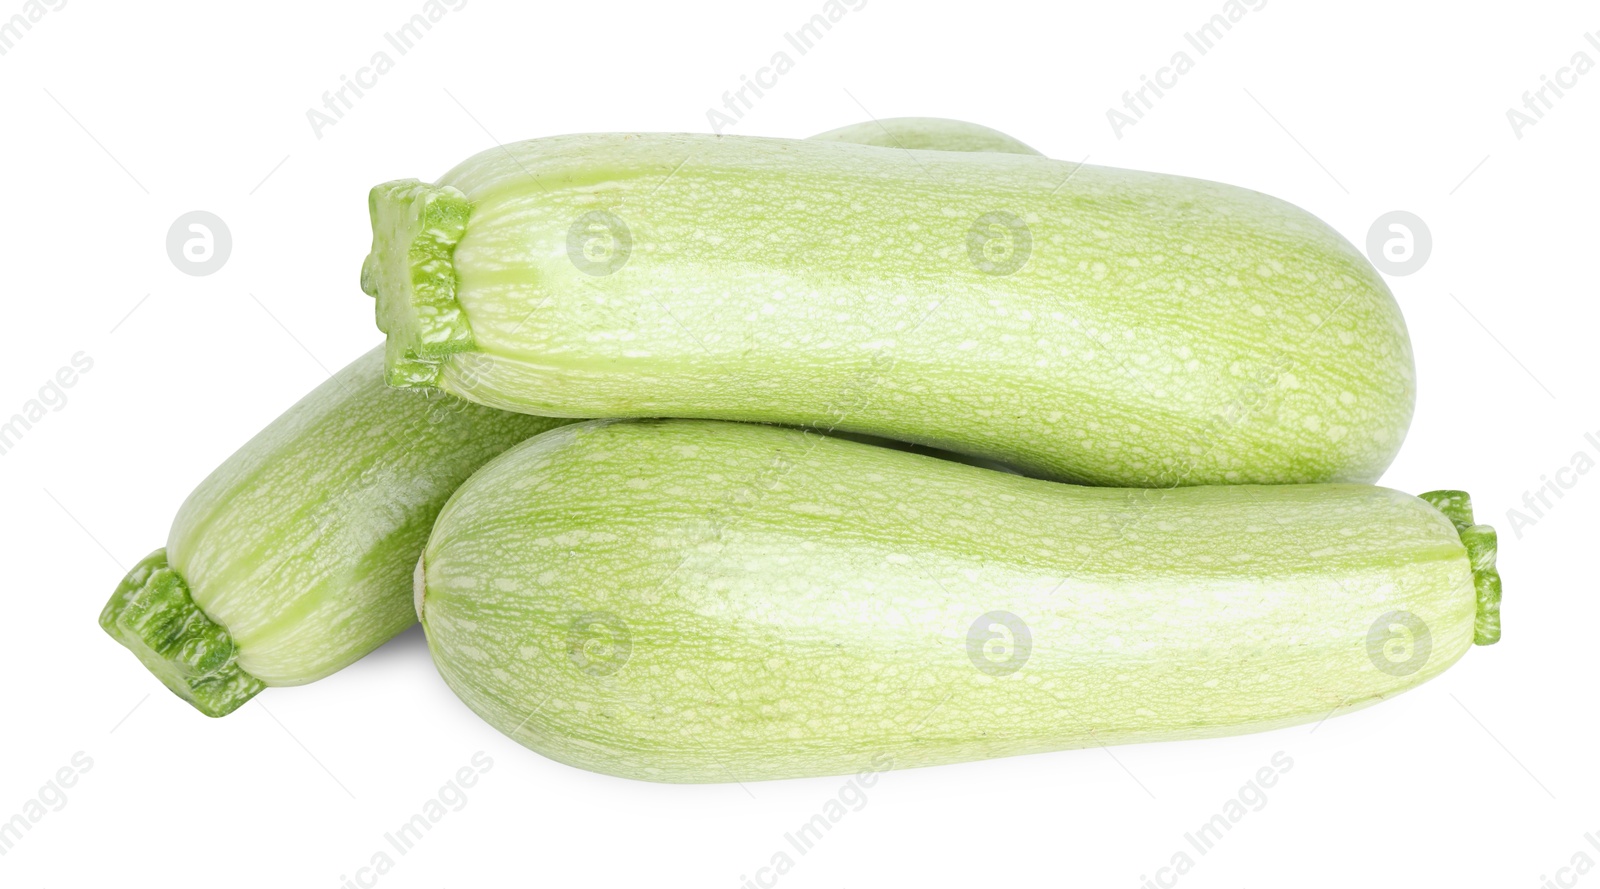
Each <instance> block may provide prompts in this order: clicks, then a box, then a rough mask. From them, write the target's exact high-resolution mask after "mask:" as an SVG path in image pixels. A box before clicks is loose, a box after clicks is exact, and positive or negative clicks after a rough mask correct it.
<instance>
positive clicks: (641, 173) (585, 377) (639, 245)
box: [362, 134, 1414, 486]
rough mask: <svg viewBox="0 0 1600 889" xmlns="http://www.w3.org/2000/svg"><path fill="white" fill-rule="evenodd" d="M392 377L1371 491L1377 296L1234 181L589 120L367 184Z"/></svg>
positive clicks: (534, 400) (1371, 277) (1378, 375)
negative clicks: (434, 172)
mask: <svg viewBox="0 0 1600 889" xmlns="http://www.w3.org/2000/svg"><path fill="white" fill-rule="evenodd" d="M370 210H371V214H372V222H373V249H372V253H371V255H370V256H369V257H368V259H367V262H366V264H365V266H364V268H363V274H362V281H363V286H364V288H365V289H366V290H367V292H368V293H371V294H373V295H375V296H376V297H377V316H378V322H379V326H380V327H381V328H383V329H384V330H385V331H386V332H387V333H388V337H389V339H388V356H389V374H390V376H389V379H390V382H391V383H392V384H395V385H403V386H419V387H430V386H437V387H441V388H443V389H445V390H446V391H449V392H452V393H455V394H457V395H460V396H462V397H465V398H469V399H471V400H474V401H478V402H480V403H483V404H488V405H492V406H496V407H502V408H506V409H508V410H516V411H525V412H529V413H541V414H548V415H552V416H568V417H584V416H612V417H617V416H621V417H635V416H693V417H710V418H720V419H735V420H752V421H766V422H782V423H791V424H797V425H809V426H814V427H819V428H825V429H842V430H848V431H857V432H864V433H870V434H875V435H881V436H885V437H891V438H898V439H902V440H906V441H913V442H918V443H922V444H927V445H932V446H937V447H941V448H945V449H948V450H952V451H959V452H964V453H969V454H975V455H979V456H984V457H988V458H992V459H996V460H1000V461H1003V462H1007V463H1011V464H1014V465H1017V466H1019V467H1022V468H1024V469H1026V470H1028V471H1030V472H1033V473H1035V474H1040V475H1046V476H1051V477H1056V478H1062V479H1068V480H1076V481H1086V482H1094V483H1101V484H1116V485H1130V486H1170V485H1179V484H1214V483H1248V482H1260V483H1288V482H1317V481H1373V480H1375V479H1377V478H1378V476H1379V475H1380V474H1381V472H1382V471H1383V469H1384V468H1385V467H1386V466H1387V465H1388V464H1389V461H1390V460H1391V459H1392V457H1393V455H1394V453H1395V452H1396V450H1397V449H1398V447H1399V446H1400V443H1401V440H1402V438H1403V437H1404V434H1405V430H1406V428H1407V425H1408V424H1409V421H1410V417H1411V410H1412V404H1413V399H1414V376H1413V370H1412V358H1411V349H1410V344H1409V340H1408V338H1407V335H1406V331H1405V325H1404V322H1403V320H1402V319H1401V316H1400V313H1399V310H1398V307H1397V306H1396V304H1395V302H1394V299H1393V297H1392V296H1391V295H1390V293H1389V291H1388V288H1387V287H1386V286H1385V284H1384V283H1383V281H1382V280H1381V278H1380V277H1379V276H1378V274H1377V273H1376V272H1375V271H1374V270H1373V268H1372V267H1371V265H1370V264H1369V263H1368V262H1367V261H1366V259H1365V258H1364V257H1362V256H1361V254H1360V253H1359V252H1358V251H1356V250H1355V249H1354V248H1353V247H1352V246H1351V245H1350V244H1349V243H1347V242H1346V241H1345V240H1344V239H1343V238H1341V237H1340V236H1339V235H1338V234H1337V233H1335V232H1334V231H1332V230H1331V229H1330V228H1328V227H1327V226H1326V225H1325V224H1323V223H1322V222H1320V221H1319V220H1317V219H1316V218H1314V217H1313V216H1311V215H1310V214H1308V213H1306V212H1304V211H1302V210H1300V209H1298V208H1295V207H1293V206H1291V205H1289V204H1286V203H1284V202H1282V201H1278V200H1276V199H1273V198H1270V197H1267V196H1265V195H1262V194H1259V193H1256V192H1253V191H1249V190H1246V189H1242V188H1235V187H1232V186H1227V185H1221V184H1218V183H1213V182H1203V181H1199V180H1194V179H1185V178H1182V177H1177V176H1167V175H1161V174H1155V173H1140V172H1132V171H1126V170H1113V169H1106V168H1100V167H1091V166H1081V165H1079V164H1076V163H1071V162H1062V161H1055V160H1050V159H1047V158H1042V157H1035V156H1028V155H1023V154H1014V153H1005V152H1000V151H968V152H957V151H929V150H918V149H901V148H884V147H875V146H870V145H860V144H851V143H846V142H827V141H816V140H785V139H764V138H755V137H740V136H723V137H712V136H697V135H663V134H593V135H580V136H562V137H556V138H548V139H536V140H532V141H527V142H520V143H515V144H511V145H507V146H504V147H502V148H496V149H493V150H491V151H488V152H485V153H483V154H480V155H478V156H476V157H474V158H471V159H470V160H468V161H466V162H465V163H463V164H461V165H460V166H458V167H456V168H455V169H454V170H452V171H450V172H449V173H447V174H446V175H445V176H444V177H443V178H442V179H441V180H439V182H438V183H437V184H435V185H426V184H423V183H420V182H417V181H415V180H405V181H401V182H394V183H388V184H385V185H381V186H378V187H377V188H375V189H373V191H372V194H371V198H370Z"/></svg>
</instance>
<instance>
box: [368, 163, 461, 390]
mask: <svg viewBox="0 0 1600 889" xmlns="http://www.w3.org/2000/svg"><path fill="white" fill-rule="evenodd" d="M367 209H368V212H369V213H370V214H371V216H372V252H371V253H369V254H368V255H367V259H366V261H365V262H364V263H362V266H361V289H362V290H364V291H366V292H367V294H368V295H369V296H372V297H375V298H376V299H377V315H378V328H379V329H380V330H382V331H383V332H384V333H386V334H388V336H389V339H388V345H387V349H386V351H385V355H384V360H385V364H386V366H387V369H388V371H387V382H388V383H389V385H391V386H396V387H399V388H433V387H436V386H438V384H439V374H440V372H441V370H442V368H441V367H440V364H441V363H442V362H443V361H444V359H445V358H446V357H447V356H449V355H451V354H453V353H455V352H465V351H467V350H469V349H471V348H472V347H473V338H472V327H471V325H469V324H468V322H467V316H466V314H465V313H464V312H463V311H462V310H461V304H460V303H459V302H457V301H456V270H455V250H456V245H457V244H459V243H460V242H461V236H462V235H463V234H465V233H466V230H467V218H468V217H469V216H471V215H472V204H471V202H469V201H468V200H467V196H466V195H464V194H462V193H461V192H460V191H458V190H457V189H454V188H451V187H449V186H438V185H429V184H427V183H425V182H419V181H417V180H415V179H398V180H395V181H393V182H385V183H384V184H382V185H379V186H377V187H375V188H373V189H372V191H371V192H370V193H369V194H368V195H367Z"/></svg>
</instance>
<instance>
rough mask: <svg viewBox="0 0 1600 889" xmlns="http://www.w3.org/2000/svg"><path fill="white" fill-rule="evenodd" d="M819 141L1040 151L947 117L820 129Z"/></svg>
mask: <svg viewBox="0 0 1600 889" xmlns="http://www.w3.org/2000/svg"><path fill="white" fill-rule="evenodd" d="M811 138H812V139H813V140H814V141H817V142H854V143H856V144H858V145H876V146H878V147H879V148H903V149H907V150H935V151H999V152H1002V153H1005V154H1031V155H1034V156H1036V157H1042V156H1043V155H1041V154H1039V152H1038V151H1035V150H1034V149H1032V148H1030V147H1028V146H1027V145H1026V144H1024V143H1022V142H1021V141H1019V140H1018V139H1016V138H1014V137H1012V136H1008V135H1006V134H1005V133H1002V132H1000V131H999V130H992V129H989V128H988V127H986V126H982V125H980V124H975V123H967V122H966V121H964V120H950V119H948V118H943V117H886V118H884V119H883V120H868V121H862V122H861V123H853V124H850V125H849V126H844V127H839V128H838V129H836V130H829V131H827V132H826V133H818V134H817V135H815V136H812V137H811Z"/></svg>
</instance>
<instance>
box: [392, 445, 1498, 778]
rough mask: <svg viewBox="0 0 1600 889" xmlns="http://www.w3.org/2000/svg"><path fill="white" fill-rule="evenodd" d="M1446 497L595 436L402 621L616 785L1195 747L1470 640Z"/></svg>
mask: <svg viewBox="0 0 1600 889" xmlns="http://www.w3.org/2000/svg"><path fill="white" fill-rule="evenodd" d="M1451 495H1452V492H1439V493H1438V494H1437V495H1430V497H1432V498H1434V499H1435V502H1437V503H1439V508H1435V506H1433V505H1430V504H1429V503H1428V502H1425V501H1424V500H1422V499H1419V498H1416V497H1411V496H1408V495H1406V494H1402V493H1399V492H1396V491H1392V490H1388V489H1385V488H1379V487H1372V486H1367V485H1348V484H1330V485H1282V486H1217V487H1187V488H1175V489H1170V490H1149V489H1116V488H1086V487H1076V486H1072V485H1062V484H1057V483H1053V482H1047V481H1041V480H1037V479H1031V478H1025V477H1020V476H1013V475H1006V474H1004V473H997V472H993V471H989V470H983V469H979V468H975V467H972V466H966V465H961V464H958V463H953V462H947V461H942V460H937V459H934V458H930V457H925V456H920V455H917V454H911V453H906V452H903V451H895V450H890V449H886V448H877V447H872V446H869V445H863V444H860V443H857V442H852V441H847V440H842V439H838V438H835V437H830V436H819V435H815V434H810V433H806V432H803V431H799V430H793V429H783V428H778V427H771V426H756V425H747V424H734V423H718V422H710V421H695V420H668V421H639V422H618V421H598V422H590V423H582V424H578V425H574V426H569V427H566V428H563V429H558V430H555V431H552V432H550V433H546V434H544V435H541V436H539V437H538V438H536V439H533V440H532V441H529V442H527V443H525V444H523V445H521V446H519V447H517V448H514V449H512V450H511V451H508V452H507V453H506V454H504V455H503V456H501V457H500V458H498V459H496V460H494V461H492V462H491V463H489V464H488V465H486V466H485V467H484V468H483V469H482V470H480V471H479V472H478V473H477V474H476V475H474V476H473V477H472V478H471V479H469V480H468V481H467V482H466V483H465V484H464V485H463V486H462V487H461V489H460V490H459V491H458V492H457V493H456V495H455V496H454V497H453V498H452V499H451V501H450V502H449V504H448V505H447V506H446V507H445V508H444V510H443V511H442V512H441V513H440V516H439V519H438V522H437V524H436V525H435V528H434V532H433V535H432V537H431V538H430V539H429V541H428V545H427V548H426V550H425V554H424V558H423V561H422V563H421V564H420V565H419V567H418V572H417V583H418V602H419V610H420V612H421V618H422V622H423V626H424V628H425V630H426V631H427V636H428V644H429V647H430V649H431V651H432V652H433V656H434V660H435V662H436V663H437V665H438V667H439V671H440V673H441V675H442V676H443V677H444V679H445V681H446V682H447V683H448V684H449V685H450V687H451V688H452V689H454V690H455V691H456V693H457V694H458V695H460V697H461V698H462V700H463V701H465V702H466V703H467V705H468V706H469V707H471V708H472V709H473V710H474V711H476V712H477V713H478V714H479V715H481V716H483V717H484V718H485V719H486V720H487V721H488V722H489V723H490V724H492V725H494V726H495V727H496V728H498V729H499V730H501V731H502V732H505V733H506V734H508V735H510V736H511V737H512V738H514V739H515V740H517V741H518V742H519V743H522V744H524V745H526V746H528V747H530V748H532V749H533V750H536V751H538V752H540V753H542V754H544V755H546V756H549V757H551V758H553V759H556V760H559V761H561V762H564V763H569V764H572V765H575V766H579V767H581V768H586V769H592V770H595V771H600V772H605V773H609V774H614V775H622V776H627V777H633V778H643V779H649V780H656V781H672V782H704V781H731V780H739V781H746V780H752V779H764V778H784V777H795V776H804V775H823V774H834V773H846V772H851V771H856V770H858V769H860V768H864V767H866V764H867V763H869V762H871V761H872V759H873V757H875V756H881V755H884V754H887V755H888V756H889V757H890V758H892V760H893V763H894V765H895V766H896V767H911V766H922V765H931V764H936V763H948V762H956V761H963V760H972V759H979V758H985V757H995V756H1007V755H1013V754H1023V753H1035V752H1041V751H1048V750H1059V749H1064V748H1072V747H1080V746H1086V745H1098V744H1113V743H1128V742H1137V741H1154V740H1167V739H1178V738H1195V737H1208V736H1214V735H1223V734H1230V733H1237V732H1244V731H1255V730H1262V729H1269V728H1274V727H1279V726H1287V725H1293V724H1296V723H1304V722H1310V721H1315V720H1319V719H1323V718H1326V717H1327V716H1329V715H1330V714H1332V713H1335V712H1344V711H1347V710H1351V709H1354V708H1357V707H1361V706H1364V705H1367V704H1370V703H1373V702H1376V701H1379V700H1382V699H1384V698H1387V697H1392V696H1393V695H1395V694H1398V693H1399V692H1402V691H1405V690H1406V689H1409V688H1412V687H1414V686H1416V685H1417V684H1419V683H1421V682H1424V681H1426V680H1427V679H1429V678H1431V677H1433V676H1436V675H1438V674H1439V673H1440V672H1441V671H1443V670H1444V669H1445V668H1446V667H1448V666H1449V665H1450V664H1452V663H1453V662H1454V661H1455V660H1456V659H1457V658H1459V657H1461V655H1462V654H1463V653H1464V652H1465V651H1466V650H1467V648H1468V647H1470V646H1471V645H1472V643H1473V641H1474V636H1475V633H1476V634H1477V635H1478V638H1479V641H1484V642H1487V641H1492V640H1491V639H1489V638H1487V637H1486V636H1485V635H1484V632H1485V630H1487V628H1488V625H1489V621H1488V618H1489V616H1490V615H1492V614H1497V613H1498V592H1499V584H1498V578H1497V577H1494V580H1493V583H1492V584H1490V583H1488V581H1487V580H1486V579H1487V578H1490V577H1493V547H1492V543H1490V544H1489V545H1488V547H1487V548H1483V547H1482V546H1481V544H1483V543H1485V542H1486V541H1487V540H1489V539H1491V535H1492V531H1491V530H1490V529H1488V528H1487V526H1483V525H1474V524H1472V523H1471V517H1470V507H1469V506H1467V502H1466V500H1465V496H1464V495H1461V496H1460V498H1459V499H1450V498H1451ZM1446 501H1449V502H1446ZM1447 516H1448V517H1447ZM1458 528H1462V529H1474V528H1476V529H1482V535H1481V539H1480V540H1479V544H1474V542H1473V539H1474V537H1473V536H1471V535H1468V534H1467V531H1466V530H1458ZM1464 538H1465V542H1464ZM1490 589H1492V591H1493V594H1494V598H1493V599H1492V600H1490V599H1486V598H1480V596H1481V595H1483V594H1484V593H1485V591H1487V590H1490Z"/></svg>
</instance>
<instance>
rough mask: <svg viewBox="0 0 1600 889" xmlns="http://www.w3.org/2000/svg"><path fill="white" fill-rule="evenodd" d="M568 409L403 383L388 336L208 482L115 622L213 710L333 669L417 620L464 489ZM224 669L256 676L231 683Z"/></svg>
mask: <svg viewBox="0 0 1600 889" xmlns="http://www.w3.org/2000/svg"><path fill="white" fill-rule="evenodd" d="M566 422H568V421H566V420H556V419H550V418H545V417H532V416H526V415H520V414H508V413H504V412H501V411H494V410H490V409H488V408H484V407H480V406H478V405H475V404H470V403H467V402H464V401H461V400H459V399H456V398H452V397H449V396H445V395H442V394H440V393H433V394H431V395H430V394H427V393H420V392H412V391H405V390H398V389H392V388H389V387H388V386H386V385H384V381H383V349H382V348H378V349H374V350H373V351H371V352H369V353H367V354H366V355H365V356H363V357H361V358H359V359H357V360H356V361H355V362H354V363H352V364H351V365H350V366H348V367H346V368H344V369H343V370H341V371H339V372H338V373H337V374H335V375H334V376H333V377H331V378H330V379H329V380H328V381H327V382H325V383H323V384H322V385H321V386H318V387H317V388H316V389H315V390H313V391H312V392H311V393H310V394H309V395H307V396H306V397H305V398H303V399H301V400H300V402H299V403H298V404H296V405H295V406H294V407H292V408H290V409H289V410H288V411H287V412H285V413H284V414H283V415H282V416H281V417H279V418H278V419H276V420H274V421H273V422H272V423H271V424H270V425H268V426H267V427H266V428H265V429H263V430H262V431H261V432H260V433H258V434H257V435H256V436H255V437H254V438H252V439H251V440H250V441H249V443H247V444H246V445H245V446H244V447H242V448H240V449H239V451H238V452H236V453H235V454H234V455H233V456H231V457H229V458H228V459H227V460H226V461H224V462H223V464H222V465H221V466H219V467H217V469H216V471H214V472H212V473H211V475H210V476H209V477H207V478H206V480H205V481H203V482H201V483H200V486H199V487H198V488H196V489H195V490H194V492H193V493H192V494H190V495H189V498H188V499H187V500H186V501H184V504H183V506H182V508H180V509H179V511H178V516H177V518H176V519H175V520H174V521H173V523H172V530H171V532H170V534H169V535H168V537H167V546H166V549H165V550H164V551H159V550H158V551H157V552H156V553H155V554H154V555H153V556H152V559H158V560H159V561H160V565H158V566H155V567H154V568H153V567H151V565H149V564H146V563H141V565H140V566H139V567H137V568H135V569H134V570H133V572H131V573H130V574H129V576H128V578H127V579H126V580H124V582H123V584H122V585H120V586H119V587H118V590H117V592H116V594H114V595H113V596H112V600H111V602H109V603H108V604H107V608H106V614H105V615H104V616H103V617H102V624H103V625H105V626H106V629H107V631H108V632H111V633H112V635H113V636H114V637H116V638H117V639H118V641H120V642H122V643H123V644H124V645H128V646H129V647H130V648H133V649H134V651H135V652H136V653H137V654H139V656H140V658H141V659H142V660H145V661H146V662H147V666H150V667H151V669H152V671H153V672H156V674H157V675H158V676H160V677H161V678H162V681H163V682H166V683H167V684H168V686H169V687H171V688H173V690H174V691H175V692H177V693H178V694H180V695H181V696H183V697H185V698H186V699H188V700H190V702H191V703H194V704H195V705H196V707H197V708H199V709H200V710H201V711H202V712H206V713H207V714H208V715H212V716H221V715H223V714H224V713H227V712H229V711H231V710H232V709H234V708H235V707H238V706H239V705H240V704H243V703H244V702H245V701H246V700H248V699H249V697H250V695H252V694H254V693H255V692H256V691H259V690H260V687H261V685H263V684H264V685H269V686H271V685H299V684H302V683H306V682H310V681H312V680H315V679H320V678H322V677H323V676H326V675H328V674H329V673H332V672H334V671H336V670H338V669H340V668H342V667H344V666H347V665H348V664H350V663H352V662H353V661H355V660H357V659H358V658H360V657H361V656H363V655H365V654H367V653H368V652H370V651H372V650H373V649H374V648H377V647H378V646H379V645H381V644H383V643H384V642H386V641H388V640H389V639H390V638H391V637H393V636H394V635H395V634H396V633H398V632H400V631H401V630H403V629H405V628H406V627H407V626H410V624H411V623H412V621H414V620H415V619H416V614H415V611H414V610H413V607H412V598H411V573H412V569H413V568H414V567H415V565H416V561H417V555H418V553H420V552H421V551H422V545H423V543H424V541H426V540H427V536H428V531H429V529H430V528H431V527H432V524H433V519H434V516H435V515H437V514H438V511H439V508H440V507H441V506H443V505H444V502H445V500H446V499H447V498H448V497H449V496H450V494H451V492H453V491H454V490H455V488H456V486H457V485H459V484H460V483H461V482H462V481H463V480H465V479H466V477H467V476H468V475H470V474H472V472H473V470H475V469H477V468H478V467H479V466H481V465H483V463H484V462H485V461H487V460H488V459H489V458H491V457H493V456H495V455H497V454H499V453H501V452H502V451H504V450H505V449H506V448H508V447H510V446H511V445H513V444H516V443H517V442H520V441H522V440H524V439H526V438H528V437H529V436H532V435H535V434H537V433H539V432H542V431H544V430H547V429H551V428H553V427H555V426H559V425H562V424H563V423H566ZM149 561H150V560H147V563H148V562H149ZM169 563H170V564H169ZM155 568H159V569H160V570H159V571H156V570H155ZM152 577H154V578H155V579H157V580H163V579H164V580H163V582H162V583H161V584H154V583H153V582H152V579H151V578H152ZM140 591H143V592H140ZM179 593H181V594H182V595H180V594H179ZM152 605H155V606H160V607H159V610H158V613H157V616H158V617H160V620H152V619H147V618H146V617H145V616H144V613H145V611H148V610H149V608H150V607H151V606H152ZM152 628H153V629H152ZM224 666H225V667H226V668H227V669H228V670H230V671H235V670H236V671H237V672H239V673H242V674H243V678H241V679H239V681H238V682H237V683H236V684H233V685H228V686H227V688H226V689H225V690H224V691H225V693H223V692H218V691H216V689H218V687H219V686H220V685H222V684H223V683H220V682H219V680H218V679H217V678H216V677H217V674H218V669H219V667H224ZM229 675H232V674H231V673H230V674H229ZM246 680H251V681H253V682H254V684H251V681H246Z"/></svg>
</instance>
